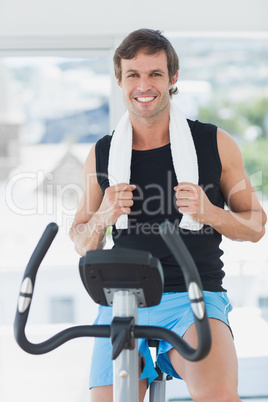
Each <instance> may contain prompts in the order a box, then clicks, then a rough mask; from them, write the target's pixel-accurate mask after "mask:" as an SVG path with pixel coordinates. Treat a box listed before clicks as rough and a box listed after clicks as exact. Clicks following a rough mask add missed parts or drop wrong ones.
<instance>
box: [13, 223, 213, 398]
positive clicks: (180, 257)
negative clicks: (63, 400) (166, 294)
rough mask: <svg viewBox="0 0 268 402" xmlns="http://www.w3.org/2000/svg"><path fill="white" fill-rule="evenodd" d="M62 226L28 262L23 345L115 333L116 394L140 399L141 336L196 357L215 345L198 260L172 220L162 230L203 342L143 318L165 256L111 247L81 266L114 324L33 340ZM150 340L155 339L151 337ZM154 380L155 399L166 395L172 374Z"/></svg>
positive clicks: (153, 301) (156, 294) (158, 290)
mask: <svg viewBox="0 0 268 402" xmlns="http://www.w3.org/2000/svg"><path fill="white" fill-rule="evenodd" d="M57 231H58V226H57V224H56V223H50V224H49V225H48V226H47V228H46V229H45V231H44V233H43V235H42V237H41V239H40V240H39V242H38V244H37V246H36V248H35V250H34V252H33V254H32V256H31V258H30V260H29V263H28V265H27V267H26V270H25V273H24V277H23V280H22V284H21V287H20V295H19V299H18V305H17V312H16V317H15V322H14V334H15V338H16V341H17V343H18V344H19V346H20V347H21V348H22V349H23V350H24V351H26V352H28V353H31V354H36V355H38V354H44V353H48V352H50V351H52V350H54V349H56V348H57V347H59V346H60V345H62V344H64V343H65V342H67V341H69V340H71V339H74V338H79V337H109V338H110V339H111V343H112V356H111V358H112V359H113V400H114V401H115V402H137V401H138V383H139V369H140V364H139V363H140V358H139V352H138V338H145V339H148V340H150V342H151V345H152V344H153V346H155V343H154V342H155V341H154V340H158V339H163V340H165V341H167V342H169V343H170V344H171V345H172V346H173V347H175V348H176V350H177V351H178V352H179V353H180V354H181V355H182V356H183V357H184V358H185V359H188V360H190V361H198V360H201V359H203V358H204V357H206V356H207V354H208V353H209V350H210V347H211V334H210V328H209V323H208V319H207V314H206V307H205V302H204V298H203V293H202V284H201V280H200V277H199V274H198V272H197V269H196V266H195V263H194V261H193V259H192V257H191V255H190V254H189V252H188V250H187V248H186V246H185V245H184V243H183V241H182V239H181V238H180V236H179V235H177V234H174V227H173V225H172V224H171V223H169V222H164V223H163V224H161V225H160V234H161V236H162V238H163V240H164V241H165V242H166V244H167V246H168V247H169V248H170V250H171V252H172V253H173V255H174V257H175V258H176V260H177V262H178V264H179V265H180V266H181V269H182V272H183V276H184V279H185V283H186V287H187V291H188V295H189V299H190V302H191V308H192V311H193V314H194V318H195V323H196V329H197V334H198V347H197V348H196V349H194V348H192V347H191V346H190V345H189V344H188V343H187V342H185V341H184V339H182V338H181V337H179V336H178V335H177V334H175V333H174V332H172V331H170V330H168V329H166V328H162V327H157V326H141V325H138V324H137V311H138V310H137V309H138V308H142V307H151V306H156V305H157V304H159V303H160V300H161V297H162V292H163V282H164V277H163V271H162V266H161V263H160V261H159V260H158V259H157V258H155V257H153V256H152V255H151V254H150V253H148V252H145V251H140V250H130V249H111V250H93V251H88V252H87V254H86V255H85V257H82V258H80V261H79V271H80V276H81V279H82V282H83V284H84V286H85V288H86V290H87V292H88V293H89V295H90V296H91V298H92V299H93V300H94V302H96V303H98V304H101V305H104V306H112V308H113V321H112V323H111V325H80V326H76V327H70V328H68V329H65V330H63V331H61V332H59V333H58V334H56V335H54V336H53V337H51V338H49V339H48V340H46V341H44V342H41V343H36V344H34V343H31V342H30V341H29V340H28V339H27V337H26V335H25V326H26V323H27V319H28V314H29V311H30V306H31V301H32V297H33V292H34V286H35V280H36V274H37V271H38V268H39V266H40V264H41V262H42V260H43V258H44V256H45V254H46V253H47V251H48V249H49V247H50V245H51V243H52V241H53V239H54V237H55V236H56V234H57ZM149 345H150V343H149ZM158 371H159V375H158V378H157V379H156V380H154V381H153V382H152V383H151V386H150V391H149V400H150V402H164V401H165V385H166V380H167V379H168V378H167V377H166V376H165V375H164V374H163V373H162V372H161V371H160V370H159V369H158Z"/></svg>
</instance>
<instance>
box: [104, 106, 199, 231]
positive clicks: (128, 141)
mask: <svg viewBox="0 0 268 402" xmlns="http://www.w3.org/2000/svg"><path fill="white" fill-rule="evenodd" d="M169 136H170V148H171V155H172V162H173V166H174V170H175V174H176V177H177V181H178V183H180V182H189V183H193V184H198V180H199V176H198V162H197V155H196V150H195V146H194V142H193V138H192V134H191V131H190V128H189V125H188V123H187V120H186V118H185V117H184V115H183V113H182V112H181V110H180V108H179V107H178V106H177V105H176V104H175V103H174V102H172V101H171V102H170V121H169ZM131 155H132V125H131V122H130V119H129V113H128V111H127V112H126V113H125V114H124V115H123V117H122V118H121V119H120V121H119V123H118V124H117V126H116V128H115V131H114V133H113V136H112V140H111V146H110V151H109V160H108V179H109V184H110V186H113V185H116V184H119V183H129V181H130V174H131V172H130V165H131ZM134 184H135V183H134ZM115 226H116V228H117V229H127V228H128V216H127V215H121V216H120V217H119V218H118V220H117V221H116V225H115ZM180 227H181V228H183V229H187V230H200V229H201V228H202V227H203V224H200V223H199V222H196V221H195V220H194V219H193V218H192V217H191V216H190V215H188V214H183V217H182V220H181V222H180Z"/></svg>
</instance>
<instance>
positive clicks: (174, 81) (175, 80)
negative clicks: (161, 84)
mask: <svg viewBox="0 0 268 402" xmlns="http://www.w3.org/2000/svg"><path fill="white" fill-rule="evenodd" d="M178 76H179V70H177V72H176V74H175V75H174V76H173V78H172V81H171V83H170V88H169V89H171V88H172V87H173V85H175V84H176V82H177V81H178Z"/></svg>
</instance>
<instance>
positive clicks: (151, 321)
mask: <svg viewBox="0 0 268 402" xmlns="http://www.w3.org/2000/svg"><path fill="white" fill-rule="evenodd" d="M203 293H204V298H205V302H206V310H207V316H208V317H209V318H216V319H218V320H220V321H223V322H224V323H226V324H227V325H228V326H229V321H228V313H229V312H230V311H232V305H231V303H230V301H229V299H228V296H227V294H226V292H208V291H204V292H203ZM111 321H112V307H104V306H100V307H99V313H98V316H97V318H96V320H95V324H100V325H103V324H110V323H111ZM193 323H194V315H193V313H192V309H191V307H190V303H189V298H188V293H187V292H182V293H181V292H180V293H163V296H162V299H161V302H160V304H159V305H157V306H155V307H145V308H139V309H138V324H139V325H156V326H160V327H164V328H168V329H170V330H172V331H174V332H176V333H177V334H178V335H179V336H181V337H182V336H183V335H184V334H185V332H186V331H187V329H188V328H189V327H190V326H191V325H192V324H193ZM171 348H172V346H171V345H170V343H168V342H166V341H160V342H159V349H158V357H157V363H158V365H159V367H160V368H161V370H162V371H163V372H165V373H167V374H169V375H171V376H173V377H176V378H180V376H179V375H178V374H177V373H176V372H175V370H174V369H173V367H172V365H171V363H170V360H169V358H168V355H167V352H168V351H169V350H170V349H171ZM111 350H112V348H111V341H110V339H109V338H95V343H94V349H93V355H92V361H91V373H90V381H89V387H90V388H92V387H97V386H103V385H110V384H112V383H113V365H112V360H111ZM139 351H140V353H141V354H142V355H143V356H144V358H145V368H144V370H143V372H142V375H141V377H140V379H143V378H147V379H148V385H149V384H150V383H151V382H152V381H153V380H154V379H155V378H156V377H157V372H156V370H155V368H154V363H153V360H152V357H151V353H150V350H149V347H148V341H147V340H146V339H139Z"/></svg>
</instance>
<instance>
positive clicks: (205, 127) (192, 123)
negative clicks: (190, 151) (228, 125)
mask: <svg viewBox="0 0 268 402" xmlns="http://www.w3.org/2000/svg"><path fill="white" fill-rule="evenodd" d="M187 122H188V125H189V127H190V130H191V132H192V134H194V133H196V134H198V133H201V132H211V131H214V132H216V131H217V126H216V125H215V124H212V123H203V122H201V121H199V120H191V119H187Z"/></svg>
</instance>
